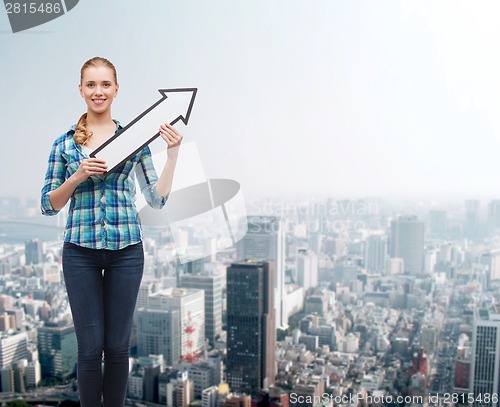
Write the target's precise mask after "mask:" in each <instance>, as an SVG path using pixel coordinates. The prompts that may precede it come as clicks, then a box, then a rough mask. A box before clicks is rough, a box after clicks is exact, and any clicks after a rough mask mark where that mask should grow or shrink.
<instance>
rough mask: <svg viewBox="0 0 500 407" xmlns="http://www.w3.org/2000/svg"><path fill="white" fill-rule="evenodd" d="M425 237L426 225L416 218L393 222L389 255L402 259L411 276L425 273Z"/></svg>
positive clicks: (411, 217) (401, 218)
mask: <svg viewBox="0 0 500 407" xmlns="http://www.w3.org/2000/svg"><path fill="white" fill-rule="evenodd" d="M424 235H425V223H424V222H422V221H420V220H418V219H417V217H415V216H400V217H399V218H398V219H397V220H393V221H391V239H390V246H389V255H390V257H391V258H395V257H398V258H402V259H403V262H404V268H405V272H407V273H409V274H413V275H420V274H423V272H424Z"/></svg>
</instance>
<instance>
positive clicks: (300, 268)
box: [297, 249, 318, 293]
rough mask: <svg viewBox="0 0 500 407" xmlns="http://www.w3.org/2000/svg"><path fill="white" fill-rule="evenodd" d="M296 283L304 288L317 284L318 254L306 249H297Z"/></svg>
mask: <svg viewBox="0 0 500 407" xmlns="http://www.w3.org/2000/svg"><path fill="white" fill-rule="evenodd" d="M297 284H298V285H299V286H300V287H302V288H303V289H304V293H306V292H307V290H309V289H310V288H314V287H317V286H318V256H317V255H316V253H313V252H311V251H308V250H306V249H299V250H298V253H297Z"/></svg>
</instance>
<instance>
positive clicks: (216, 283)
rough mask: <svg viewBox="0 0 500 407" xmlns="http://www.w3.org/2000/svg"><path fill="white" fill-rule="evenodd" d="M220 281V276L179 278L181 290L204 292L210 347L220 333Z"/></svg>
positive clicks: (185, 275) (206, 329) (186, 276)
mask: <svg viewBox="0 0 500 407" xmlns="http://www.w3.org/2000/svg"><path fill="white" fill-rule="evenodd" d="M222 280H223V278H222V276H221V275H220V274H199V275H191V274H184V275H183V276H181V278H180V286H181V287H182V288H192V289H196V290H203V291H204V292H205V338H206V339H208V341H209V342H210V344H211V345H212V346H214V344H215V338H216V337H217V335H220V333H221V332H222ZM217 384H218V383H217Z"/></svg>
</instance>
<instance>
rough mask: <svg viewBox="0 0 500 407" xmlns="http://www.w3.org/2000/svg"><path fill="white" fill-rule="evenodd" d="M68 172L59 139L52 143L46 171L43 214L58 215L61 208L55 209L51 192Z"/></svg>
mask: <svg viewBox="0 0 500 407" xmlns="http://www.w3.org/2000/svg"><path fill="white" fill-rule="evenodd" d="M65 173H66V160H65V159H64V157H63V156H62V155H61V151H60V143H59V142H58V140H56V141H55V142H54V144H53V145H52V150H51V151H50V156H49V162H48V167H47V172H46V173H45V182H44V184H43V188H42V192H41V194H42V196H41V210H42V215H46V216H53V215H57V213H59V211H60V210H55V209H54V208H53V207H52V204H51V203H50V199H49V195H50V193H51V192H52V191H53V190H55V189H57V188H59V186H60V185H61V184H62V183H63V182H64V175H65Z"/></svg>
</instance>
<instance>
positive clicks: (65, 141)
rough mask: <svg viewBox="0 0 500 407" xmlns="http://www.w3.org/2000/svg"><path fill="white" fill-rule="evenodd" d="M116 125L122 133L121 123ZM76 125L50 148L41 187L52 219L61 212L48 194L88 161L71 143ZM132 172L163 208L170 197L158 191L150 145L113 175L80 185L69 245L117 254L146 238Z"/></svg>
mask: <svg viewBox="0 0 500 407" xmlns="http://www.w3.org/2000/svg"><path fill="white" fill-rule="evenodd" d="M115 122H116V123H117V125H118V129H121V128H122V127H121V126H120V123H119V122H117V121H115ZM75 127H76V126H75V125H73V126H71V128H70V129H69V131H68V132H66V133H65V134H63V135H61V136H60V137H58V138H57V139H56V141H55V142H54V144H53V145H52V150H51V152H50V156H49V162H48V168H47V173H46V174H45V182H44V185H43V188H42V197H41V210H42V214H43V215H47V216H52V215H56V214H57V213H58V212H59V210H55V209H54V208H52V205H51V204H50V200H49V194H50V192H51V191H53V190H55V189H56V188H58V187H59V186H60V185H61V184H62V183H63V182H64V181H65V180H67V179H68V178H69V177H70V176H71V175H72V174H74V173H75V172H76V170H77V169H78V167H79V166H80V162H81V161H82V160H83V159H84V158H88V156H87V155H86V154H85V153H84V152H83V150H82V148H81V146H80V145H78V144H76V143H75V142H74V141H73V134H74V133H75ZM118 129H117V130H118ZM133 169H135V175H136V177H137V180H138V182H139V186H140V188H141V191H142V193H143V194H144V197H145V199H146V202H147V203H148V204H149V205H150V206H151V207H152V208H155V209H161V208H162V207H163V206H164V205H165V203H166V202H167V199H168V195H167V196H166V197H161V196H160V195H159V194H158V192H157V191H156V182H157V181H158V176H157V175H156V171H155V169H154V166H153V160H152V156H151V150H150V149H149V147H148V146H146V147H144V149H142V150H141V151H140V152H138V153H137V154H136V155H135V156H134V157H132V158H131V159H129V160H128V161H127V162H126V163H125V164H123V165H121V166H120V167H119V168H117V169H116V170H115V171H113V172H112V173H111V174H108V175H92V176H90V177H89V178H87V180H85V181H84V182H82V183H81V184H79V185H78V186H77V187H76V189H75V191H74V192H73V195H72V196H71V200H70V205H69V212H68V220H67V223H66V230H65V233H64V241H65V242H71V243H74V244H77V245H79V246H83V247H89V248H92V249H108V250H118V249H122V248H124V247H126V246H128V245H131V244H135V243H139V242H140V241H141V240H142V229H141V223H140V219H139V215H138V213H137V209H136V207H135V203H134V201H135V193H136V189H135V181H134V177H133V175H132V174H131V172H132V170H133ZM131 175H132V176H131Z"/></svg>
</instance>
